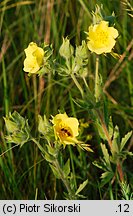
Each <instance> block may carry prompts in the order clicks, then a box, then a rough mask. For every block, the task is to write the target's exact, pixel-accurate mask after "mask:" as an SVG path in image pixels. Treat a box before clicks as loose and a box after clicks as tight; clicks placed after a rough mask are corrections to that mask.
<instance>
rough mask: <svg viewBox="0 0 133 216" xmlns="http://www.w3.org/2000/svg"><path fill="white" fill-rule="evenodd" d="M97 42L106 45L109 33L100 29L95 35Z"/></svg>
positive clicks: (98, 44)
mask: <svg viewBox="0 0 133 216" xmlns="http://www.w3.org/2000/svg"><path fill="white" fill-rule="evenodd" d="M95 42H96V43H97V46H100V45H101V44H103V45H106V44H107V43H108V33H107V32H105V31H99V32H98V33H97V34H96V36H95Z"/></svg>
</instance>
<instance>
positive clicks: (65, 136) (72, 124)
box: [52, 113, 79, 146]
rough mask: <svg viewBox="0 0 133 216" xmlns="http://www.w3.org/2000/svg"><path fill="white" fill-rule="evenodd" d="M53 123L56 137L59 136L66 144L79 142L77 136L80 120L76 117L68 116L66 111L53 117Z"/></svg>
mask: <svg viewBox="0 0 133 216" xmlns="http://www.w3.org/2000/svg"><path fill="white" fill-rule="evenodd" d="M52 123H53V127H54V133H55V137H56V139H58V138H59V140H60V142H61V143H62V144H63V145H64V146H65V145H67V144H68V145H69V144H72V145H75V143H78V140H77V139H76V137H77V136H78V134H79V133H78V126H79V122H78V120H77V119H76V118H73V117H68V116H67V114H66V113H64V114H57V115H56V116H55V117H53V119H52Z"/></svg>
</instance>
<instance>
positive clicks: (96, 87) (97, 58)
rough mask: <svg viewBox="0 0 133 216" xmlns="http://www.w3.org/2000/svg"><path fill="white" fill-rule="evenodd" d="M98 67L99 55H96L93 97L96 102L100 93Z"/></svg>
mask: <svg viewBox="0 0 133 216" xmlns="http://www.w3.org/2000/svg"><path fill="white" fill-rule="evenodd" d="M98 68H99V56H96V71H95V98H96V102H98V101H99V93H100V89H99V74H98Z"/></svg>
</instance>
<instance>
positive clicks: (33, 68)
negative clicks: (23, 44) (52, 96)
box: [23, 42, 44, 73]
mask: <svg viewBox="0 0 133 216" xmlns="http://www.w3.org/2000/svg"><path fill="white" fill-rule="evenodd" d="M24 51H25V54H26V59H25V60H24V69H23V70H24V71H25V72H29V73H36V72H38V71H39V69H40V68H41V66H42V65H43V58H44V50H43V49H42V48H41V47H38V46H37V44H36V43H34V42H31V43H30V44H29V46H28V47H27V48H26V49H25V50H24Z"/></svg>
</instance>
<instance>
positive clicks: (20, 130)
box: [4, 111, 30, 146]
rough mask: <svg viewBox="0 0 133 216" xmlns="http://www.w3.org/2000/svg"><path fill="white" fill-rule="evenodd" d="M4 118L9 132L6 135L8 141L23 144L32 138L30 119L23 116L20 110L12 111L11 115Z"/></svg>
mask: <svg viewBox="0 0 133 216" xmlns="http://www.w3.org/2000/svg"><path fill="white" fill-rule="evenodd" d="M4 120H5V124H6V128H7V131H8V133H9V135H8V136H6V139H7V141H8V142H13V143H16V144H20V145H21V146H22V145H23V144H24V143H26V142H27V141H28V140H30V128H29V125H28V120H26V119H25V118H23V117H22V116H21V115H20V114H19V113H18V112H16V111H15V112H13V114H11V113H10V114H9V117H5V118H4Z"/></svg>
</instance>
